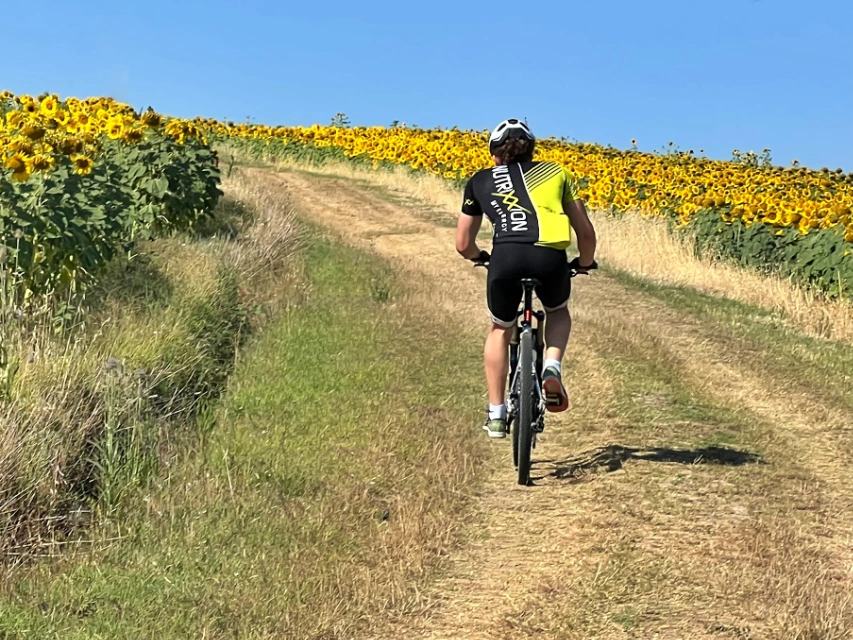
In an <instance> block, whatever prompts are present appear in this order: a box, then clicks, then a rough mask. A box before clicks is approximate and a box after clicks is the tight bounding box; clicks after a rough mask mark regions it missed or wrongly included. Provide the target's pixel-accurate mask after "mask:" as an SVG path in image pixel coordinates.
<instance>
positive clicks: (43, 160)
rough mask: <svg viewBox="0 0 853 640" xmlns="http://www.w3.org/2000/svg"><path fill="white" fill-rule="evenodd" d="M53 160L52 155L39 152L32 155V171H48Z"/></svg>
mask: <svg viewBox="0 0 853 640" xmlns="http://www.w3.org/2000/svg"><path fill="white" fill-rule="evenodd" d="M54 162H55V160H54V159H53V156H49V155H47V154H44V153H40V154H38V155H37V156H35V157H33V161H32V167H33V171H50V170H51V169H52V168H53V164H54Z"/></svg>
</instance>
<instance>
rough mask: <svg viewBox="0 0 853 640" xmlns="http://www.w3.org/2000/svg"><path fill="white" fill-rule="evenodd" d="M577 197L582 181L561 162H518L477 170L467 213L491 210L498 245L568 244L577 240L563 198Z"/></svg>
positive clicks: (465, 207)
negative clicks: (579, 183) (559, 163)
mask: <svg viewBox="0 0 853 640" xmlns="http://www.w3.org/2000/svg"><path fill="white" fill-rule="evenodd" d="M577 199H578V189H577V182H575V180H574V178H572V177H571V176H570V175H569V174H568V173H567V172H566V171H565V170H564V169H563V168H562V167H561V166H560V165H558V164H556V163H554V162H516V163H513V164H509V165H497V166H494V167H491V168H489V169H483V170H482V171H478V172H477V173H475V174H474V175H473V176H472V177H471V179H470V180H468V183H467V184H466V185H465V195H464V201H463V204H462V213H464V214H466V215H469V216H481V215H483V214H484V213H485V215H486V216H487V217H488V218H489V221H490V222H491V223H492V226H493V227H494V237H493V239H492V243H493V244H499V243H504V242H522V243H528V244H536V245H540V246H544V247H552V248H555V249H565V248H566V247H568V246H569V245H570V244H571V243H572V231H571V225H570V224H569V217H568V216H567V215H566V214H565V213H564V212H563V202H564V201H566V202H568V201H574V200H577Z"/></svg>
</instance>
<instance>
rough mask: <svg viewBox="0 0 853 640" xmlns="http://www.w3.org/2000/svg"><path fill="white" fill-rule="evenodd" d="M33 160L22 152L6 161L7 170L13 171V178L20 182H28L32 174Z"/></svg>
mask: <svg viewBox="0 0 853 640" xmlns="http://www.w3.org/2000/svg"><path fill="white" fill-rule="evenodd" d="M31 162H32V160H31V159H30V158H28V157H27V156H25V155H24V154H23V153H21V152H20V151H19V152H17V153H14V154H13V155H12V156H10V157H9V158H8V159H7V160H6V168H7V169H11V170H12V178H14V179H15V180H17V181H18V182H26V181H27V179H28V178H29V177H30V174H31V173H32V164H31Z"/></svg>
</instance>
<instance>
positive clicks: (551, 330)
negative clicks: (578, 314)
mask: <svg viewBox="0 0 853 640" xmlns="http://www.w3.org/2000/svg"><path fill="white" fill-rule="evenodd" d="M571 332H572V316H571V314H570V313H569V308H568V307H567V306H566V307H563V308H562V309H554V310H552V311H547V310H546V311H545V359H546V360H556V361H557V362H562V360H563V354H564V353H565V352H566V346H567V345H568V344H569V335H570V334H571Z"/></svg>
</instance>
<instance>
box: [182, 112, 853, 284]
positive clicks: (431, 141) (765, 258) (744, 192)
mask: <svg viewBox="0 0 853 640" xmlns="http://www.w3.org/2000/svg"><path fill="white" fill-rule="evenodd" d="M194 123H195V124H196V125H197V126H198V127H200V128H201V129H203V130H205V131H208V132H209V133H210V135H211V136H212V137H213V138H215V139H217V140H230V141H232V142H236V143H237V144H238V145H241V146H243V147H244V148H245V149H246V150H247V151H248V152H249V153H251V154H254V155H256V156H259V157H260V156H264V155H273V156H275V155H284V156H291V157H306V153H307V154H308V155H309V156H310V157H313V158H315V159H317V158H322V157H323V154H324V153H325V154H329V155H331V156H335V157H344V158H350V159H360V160H367V161H369V162H371V163H372V164H373V166H374V167H376V166H378V165H380V164H386V163H392V164H402V165H406V166H408V167H411V168H412V169H416V170H424V171H429V172H431V173H435V174H438V175H440V176H443V177H445V178H448V179H451V180H460V179H465V178H467V177H469V176H471V175H472V174H473V173H474V172H476V171H478V170H480V169H483V168H485V167H488V166H490V165H491V163H492V160H491V157H490V155H489V153H488V144H487V141H488V132H487V131H485V132H476V131H461V130H459V129H455V128H454V129H447V130H442V129H434V130H423V129H409V128H407V127H405V126H394V127H390V128H384V127H369V128H364V127H340V126H319V125H314V126H312V127H268V126H263V125H252V124H234V123H220V122H217V121H215V120H208V119H203V118H197V119H196V120H194ZM536 159H537V160H549V161H553V162H556V163H558V164H560V165H562V166H563V167H565V168H566V169H567V170H568V171H569V172H571V173H572V174H573V175H574V176H575V177H576V178H577V179H578V183H579V185H580V194H581V197H582V198H583V199H584V200H585V202H586V204H587V206H589V207H590V208H592V209H594V210H605V211H610V212H616V213H634V214H637V215H642V216H658V217H659V216H663V217H666V218H667V219H668V220H670V221H671V222H672V226H673V227H674V228H675V229H680V230H684V231H686V232H689V233H692V234H693V235H695V236H696V238H697V243H696V246H697V250H698V251H701V252H713V253H714V254H715V255H718V256H721V257H726V258H729V259H734V260H736V261H738V262H740V263H742V264H744V265H748V266H752V267H757V268H759V269H762V270H765V271H771V270H773V271H776V272H781V273H783V274H784V275H788V276H792V277H793V278H794V279H795V280H797V281H799V282H801V283H803V284H807V285H810V286H814V287H817V288H819V289H821V290H823V291H827V292H830V293H832V294H834V295H839V294H840V295H846V296H849V295H850V292H851V291H853V213H852V212H851V209H853V174H845V173H844V172H843V171H842V170H841V169H835V170H829V169H828V168H824V169H821V170H819V171H816V170H812V169H807V168H803V167H798V166H792V167H788V168H784V167H780V166H772V165H770V164H769V163H762V162H760V161H759V158H758V157H757V156H755V155H754V154H741V155H740V157H739V159H740V161H718V160H710V159H707V158H703V157H696V156H695V155H694V154H693V153H692V152H678V151H675V152H671V153H661V154H657V153H643V152H639V151H636V150H617V149H613V148H611V147H603V146H601V145H596V144H586V143H568V142H565V141H561V140H556V139H554V138H550V139H542V140H539V141H537V151H536ZM644 250H645V249H644Z"/></svg>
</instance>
